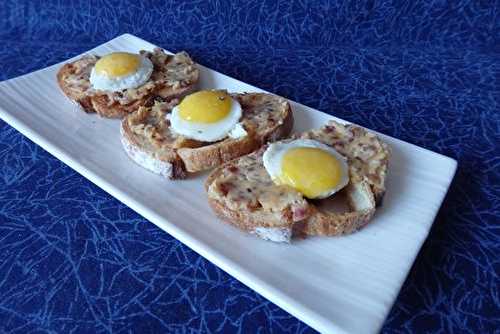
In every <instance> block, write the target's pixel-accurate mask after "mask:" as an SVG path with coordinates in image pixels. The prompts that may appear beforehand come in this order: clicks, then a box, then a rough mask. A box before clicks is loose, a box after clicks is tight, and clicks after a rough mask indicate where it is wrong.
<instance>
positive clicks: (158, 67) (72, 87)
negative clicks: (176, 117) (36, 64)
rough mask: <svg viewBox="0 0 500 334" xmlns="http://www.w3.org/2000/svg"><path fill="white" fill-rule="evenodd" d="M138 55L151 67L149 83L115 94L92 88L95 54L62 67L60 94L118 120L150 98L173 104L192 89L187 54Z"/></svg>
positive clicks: (194, 77) (193, 75)
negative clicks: (147, 61)
mask: <svg viewBox="0 0 500 334" xmlns="http://www.w3.org/2000/svg"><path fill="white" fill-rule="evenodd" d="M140 53H141V54H142V55H143V56H144V57H147V58H149V59H150V60H151V62H152V63H153V66H154V68H153V73H152V74H151V77H150V78H149V80H148V81H147V82H146V83H145V84H144V85H142V86H140V87H138V88H135V89H125V90H123V91H119V92H106V91H100V90H95V89H93V88H92V87H91V84H90V79H89V78H90V72H91V71H92V68H93V67H94V65H95V63H96V62H97V61H98V60H99V57H98V56H95V55H87V56H84V57H82V58H80V59H78V60H76V61H74V62H71V63H67V64H65V65H64V66H63V67H62V68H61V69H60V70H59V72H58V73H57V82H58V84H59V87H60V88H61V90H62V91H63V93H64V94H65V95H66V96H67V97H68V98H70V99H71V100H72V101H74V102H75V103H76V104H77V105H78V106H79V107H81V109H83V110H84V111H86V112H88V113H92V112H95V113H97V114H99V115H100V116H103V117H108V118H121V117H123V116H125V115H127V114H129V113H131V112H133V111H135V110H137V108H139V107H140V106H143V105H145V104H147V103H150V102H151V99H161V100H163V101H166V102H169V101H175V100H176V99H178V98H181V97H183V96H184V95H186V94H188V93H190V92H191V91H192V90H194V88H195V85H196V83H197V82H198V79H199V70H198V69H197V68H196V65H195V63H194V62H193V61H192V60H191V58H190V57H189V55H188V54H187V53H185V52H180V53H177V54H175V55H168V54H166V53H165V52H164V51H163V50H161V49H159V48H157V49H155V50H154V51H153V52H149V51H141V52H140Z"/></svg>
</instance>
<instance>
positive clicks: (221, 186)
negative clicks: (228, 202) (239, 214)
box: [219, 183, 232, 196]
mask: <svg viewBox="0 0 500 334" xmlns="http://www.w3.org/2000/svg"><path fill="white" fill-rule="evenodd" d="M231 188H232V185H231V184H230V183H219V190H220V191H221V193H222V195H224V196H227V194H228V193H229V190H231Z"/></svg>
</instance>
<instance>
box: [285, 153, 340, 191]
mask: <svg viewBox="0 0 500 334" xmlns="http://www.w3.org/2000/svg"><path fill="white" fill-rule="evenodd" d="M341 178H342V166H341V164H340V162H339V161H338V160H337V158H336V157H335V156H333V155H331V154H329V153H328V152H326V151H324V150H322V149H319V148H312V147H298V148H292V149H290V150H288V151H287V152H286V153H285V154H284V155H283V159H282V162H281V175H280V176H279V180H278V181H279V183H281V184H286V185H289V186H291V187H293V188H295V189H296V190H298V191H299V192H301V193H302V194H304V196H306V197H308V198H315V197H318V196H320V195H321V194H324V193H325V192H327V191H329V190H330V189H332V188H334V187H336V186H337V185H338V184H339V182H340V181H341Z"/></svg>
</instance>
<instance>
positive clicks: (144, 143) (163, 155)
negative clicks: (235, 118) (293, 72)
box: [121, 93, 293, 179]
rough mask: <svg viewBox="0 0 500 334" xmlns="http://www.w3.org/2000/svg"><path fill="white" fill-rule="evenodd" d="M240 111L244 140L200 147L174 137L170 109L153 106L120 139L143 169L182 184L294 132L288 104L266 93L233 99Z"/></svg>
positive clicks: (127, 123) (130, 121)
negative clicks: (205, 171) (189, 177)
mask: <svg viewBox="0 0 500 334" xmlns="http://www.w3.org/2000/svg"><path fill="white" fill-rule="evenodd" d="M232 98H234V99H236V100H237V101H238V102H239V103H240V104H241V107H242V111H243V115H242V118H241V120H240V123H241V125H242V126H243V127H244V129H245V131H246V133H247V134H246V135H245V136H243V137H240V138H230V137H226V138H225V139H223V140H221V141H217V142H213V143H210V142H200V141H197V140H192V139H188V138H186V137H184V136H182V135H179V134H176V133H175V132H174V131H173V130H172V128H171V127H170V121H169V119H168V115H169V113H170V111H171V107H172V106H171V105H169V104H166V103H163V102H155V103H154V105H152V106H145V107H141V108H139V109H138V110H137V111H136V112H134V113H132V114H130V115H128V116H127V117H125V118H124V119H123V120H122V123H121V140H122V144H123V147H124V149H125V151H126V152H127V154H128V156H129V157H130V158H131V159H132V160H133V161H135V162H136V163H137V164H139V165H141V166H142V167H144V168H146V169H148V170H150V171H152V172H154V173H157V174H160V175H163V176H166V177H169V178H172V179H181V178H184V177H185V176H186V175H187V174H188V173H196V172H200V171H204V170H208V169H211V168H213V167H217V166H219V165H221V164H222V163H224V162H226V161H229V160H232V159H234V158H237V157H240V156H242V155H245V154H248V153H250V152H253V151H255V150H257V149H258V148H259V147H261V146H262V145H263V144H265V143H267V142H269V141H275V140H278V139H281V138H284V137H286V136H288V135H289V133H290V131H291V130H292V127H293V115H292V110H291V107H290V104H289V103H288V101H287V100H286V99H284V98H281V97H278V96H275V95H271V94H264V93H244V94H232Z"/></svg>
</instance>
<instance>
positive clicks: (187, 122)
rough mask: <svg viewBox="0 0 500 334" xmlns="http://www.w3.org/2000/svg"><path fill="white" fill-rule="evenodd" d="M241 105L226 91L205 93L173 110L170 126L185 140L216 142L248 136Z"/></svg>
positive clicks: (197, 93) (194, 95)
mask: <svg viewBox="0 0 500 334" xmlns="http://www.w3.org/2000/svg"><path fill="white" fill-rule="evenodd" d="M241 115H242V109H241V105H240V104H239V102H238V101H236V100H235V99H233V98H232V97H231V96H230V95H229V94H228V93H227V92H226V91H221V90H203V91H199V92H196V93H193V94H191V95H188V96H186V97H185V98H184V99H183V100H182V102H181V103H180V104H179V105H177V106H175V107H174V108H173V109H172V113H171V116H170V123H171V127H172V129H173V131H174V132H175V133H178V134H180V135H183V136H184V137H187V138H190V139H195V140H199V141H204V142H214V141H217V140H221V139H223V138H225V137H227V136H230V137H231V138H239V137H242V136H245V135H246V131H245V130H244V129H243V127H242V126H241V124H239V123H238V122H239V120H240V118H241Z"/></svg>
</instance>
